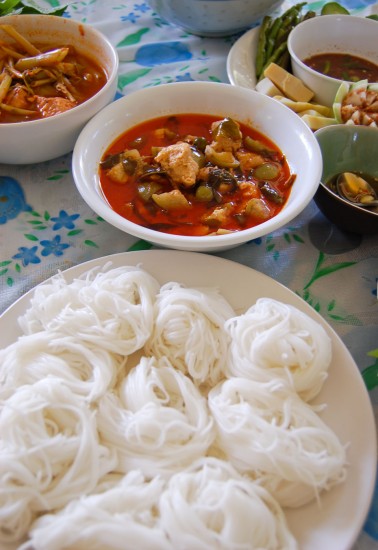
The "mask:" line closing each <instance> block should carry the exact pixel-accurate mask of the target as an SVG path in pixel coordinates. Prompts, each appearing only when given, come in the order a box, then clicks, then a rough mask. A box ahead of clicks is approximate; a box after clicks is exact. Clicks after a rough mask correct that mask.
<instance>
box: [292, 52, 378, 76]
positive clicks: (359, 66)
mask: <svg viewBox="0 0 378 550" xmlns="http://www.w3.org/2000/svg"><path fill="white" fill-rule="evenodd" d="M303 63H304V64H305V65H307V66H308V67H310V68H311V69H313V70H314V71H317V72H318V73H321V74H324V75H326V76H330V77H332V78H337V79H339V80H346V81H348V82H358V81H359V80H368V81H369V82H378V65H377V64H375V63H372V62H371V61H368V60H367V59H364V58H362V57H358V56H356V55H352V54H349V53H320V54H316V55H312V56H310V57H308V58H306V59H304V60H303Z"/></svg>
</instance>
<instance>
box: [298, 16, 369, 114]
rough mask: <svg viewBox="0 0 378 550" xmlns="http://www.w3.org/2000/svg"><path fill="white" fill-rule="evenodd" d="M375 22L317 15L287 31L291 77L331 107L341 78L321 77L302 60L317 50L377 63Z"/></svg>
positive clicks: (317, 99)
mask: <svg viewBox="0 0 378 550" xmlns="http://www.w3.org/2000/svg"><path fill="white" fill-rule="evenodd" d="M377 36H378V26H377V22H376V21H373V20H372V19H368V18H366V17H358V16H353V15H321V16H317V17H313V18H312V19H308V20H306V21H303V22H302V23H300V24H299V25H297V26H296V27H294V29H293V30H292V31H291V33H290V35H289V38H288V44H287V45H288V50H289V53H290V57H291V65H292V71H293V74H294V75H295V76H297V77H298V78H300V79H301V80H302V82H303V83H304V84H305V85H306V86H307V87H308V88H310V90H312V91H313V92H314V94H315V96H314V101H315V102H317V103H320V104H321V105H327V106H328V107H331V106H332V104H333V101H334V99H335V95H336V92H337V90H338V89H339V86H340V84H341V82H342V80H338V79H337V78H332V77H330V76H325V75H322V74H320V73H318V72H317V71H314V70H313V69H311V68H310V67H308V66H307V65H305V64H304V63H303V59H306V58H308V57H310V56H312V55H316V54H320V53H331V52H332V53H349V54H353V55H357V56H358V57H363V58H365V59H368V60H369V61H372V62H373V63H377V64H378V48H377V45H378V40H377Z"/></svg>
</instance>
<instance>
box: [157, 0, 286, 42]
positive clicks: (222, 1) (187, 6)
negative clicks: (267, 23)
mask: <svg viewBox="0 0 378 550" xmlns="http://www.w3.org/2000/svg"><path fill="white" fill-rule="evenodd" d="M147 1H148V4H150V6H151V8H152V9H153V10H154V11H156V12H157V13H158V14H159V15H160V16H161V17H162V18H163V19H165V20H166V21H168V22H169V23H173V24H174V25H178V26H179V27H181V28H182V29H184V30H185V31H187V32H190V33H192V34H196V35H199V36H208V37H217V36H228V35H231V34H235V33H237V32H241V31H243V30H245V29H247V28H249V27H251V26H252V25H253V23H256V22H257V21H259V19H261V18H262V17H263V16H264V15H266V14H267V13H270V12H272V11H273V10H275V9H276V8H278V7H279V6H280V5H281V4H282V3H283V0H147Z"/></svg>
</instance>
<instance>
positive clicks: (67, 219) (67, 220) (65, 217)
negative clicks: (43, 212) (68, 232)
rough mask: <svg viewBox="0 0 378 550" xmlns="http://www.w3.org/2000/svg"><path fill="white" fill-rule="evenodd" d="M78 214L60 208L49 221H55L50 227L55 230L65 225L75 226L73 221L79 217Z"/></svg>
mask: <svg viewBox="0 0 378 550" xmlns="http://www.w3.org/2000/svg"><path fill="white" fill-rule="evenodd" d="M79 216H80V214H71V215H69V214H67V212H66V211H65V210H61V211H60V212H59V216H57V217H54V218H51V221H53V222H55V223H54V225H53V227H52V229H53V231H57V230H58V229H62V228H63V227H65V228H66V229H73V228H74V227H75V224H74V223H73V222H74V221H75V220H77V219H78V218H79Z"/></svg>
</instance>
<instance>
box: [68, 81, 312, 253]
mask: <svg viewBox="0 0 378 550" xmlns="http://www.w3.org/2000/svg"><path fill="white" fill-rule="evenodd" d="M179 113H205V114H212V115H216V116H219V117H225V116H230V117H233V118H234V119H235V120H238V121H240V122H244V123H246V124H249V125H250V126H253V127H254V128H256V129H257V130H258V131H260V132H262V133H263V134H265V135H266V136H269V137H270V139H271V140H272V141H273V142H274V143H275V144H276V145H277V146H278V147H279V148H280V149H281V151H282V152H283V153H284V154H285V156H286V158H287V160H288V163H289V165H290V168H291V170H292V172H294V173H295V174H296V175H297V177H296V180H295V182H294V184H293V187H292V191H291V194H290V197H289V199H288V201H287V203H286V204H285V206H284V208H283V209H282V210H281V212H280V213H279V214H278V215H277V216H275V217H273V218H271V219H270V220H268V221H266V222H264V223H262V224H260V225H259V226H257V227H254V228H251V229H245V230H243V231H237V232H234V233H229V234H226V235H217V236H202V237H188V236H178V235H169V234H166V233H162V232H159V231H155V230H152V229H147V228H145V227H142V226H140V225H137V224H135V223H132V222H130V221H128V220H127V219H125V218H123V217H122V216H120V215H119V214H117V213H116V212H115V211H114V210H113V209H112V208H111V207H110V206H109V205H108V203H107V201H106V200H105V199H104V197H103V194H102V192H101V189H100V180H99V161H100V159H101V158H102V156H103V154H104V153H105V151H106V150H107V149H108V147H109V146H110V144H112V143H113V142H114V141H115V139H116V138H117V137H118V136H120V135H121V134H122V133H124V132H125V131H126V130H127V129H128V128H130V127H133V126H135V125H136V124H139V123H141V122H143V121H145V120H149V119H152V118H156V117H160V116H164V115H168V116H169V115H175V114H179ZM72 170H73V177H74V180H75V183H76V186H77V188H78V190H79V192H80V194H81V195H82V197H83V199H84V200H85V201H86V202H87V204H88V205H89V206H90V207H91V208H92V209H93V210H94V211H95V212H96V213H97V214H99V215H100V216H102V217H103V218H104V219H105V220H106V221H108V222H109V223H110V224H112V225H114V226H115V227H118V228H119V229H121V230H122V231H125V232H126V233H129V234H131V235H134V236H136V237H139V238H141V239H144V240H146V241H149V242H151V243H154V244H156V245H160V246H163V247H166V248H175V249H180V250H191V251H202V252H210V251H219V250H226V249H228V248H232V247H234V246H237V245H239V244H241V243H244V242H247V241H249V240H251V239H255V238H257V237H261V236H262V235H266V234H268V233H270V232H271V231H274V230H275V229H277V228H279V227H281V226H283V225H284V224H286V223H288V222H289V221H290V220H292V219H293V218H294V217H295V216H296V215H297V214H299V213H300V212H301V211H302V210H303V208H305V206H306V205H307V204H308V203H309V202H310V200H311V199H312V197H313V195H314V193H315V191H316V189H317V187H318V184H319V181H320V175H321V170H322V162H321V153H320V149H319V146H318V143H317V141H316V139H315V137H314V135H313V133H312V132H311V130H310V129H309V128H308V126H306V125H305V124H304V122H303V121H302V120H301V119H300V118H299V117H298V116H297V115H296V114H295V113H294V112H293V111H291V110H290V109H288V108H287V107H285V106H284V105H282V104H281V103H279V102H278V101H275V100H274V99H271V98H270V97H267V96H265V95H263V94H260V93H258V92H255V91H253V90H248V89H246V88H240V87H237V86H231V84H221V83H215V82H178V83H172V84H164V85H160V86H156V87H154V88H145V89H143V90H139V91H137V92H134V93H131V94H129V95H128V96H125V97H123V98H121V99H119V100H117V101H115V102H114V103H112V104H111V105H108V106H107V107H106V108H105V109H103V110H102V111H101V112H100V113H98V114H97V115H96V116H95V117H94V118H93V119H92V120H91V121H90V122H89V123H88V124H87V125H86V127H85V128H84V130H83V131H82V133H81V134H80V136H79V139H78V141H77V142H76V145H75V149H74V152H73V159H72Z"/></svg>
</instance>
